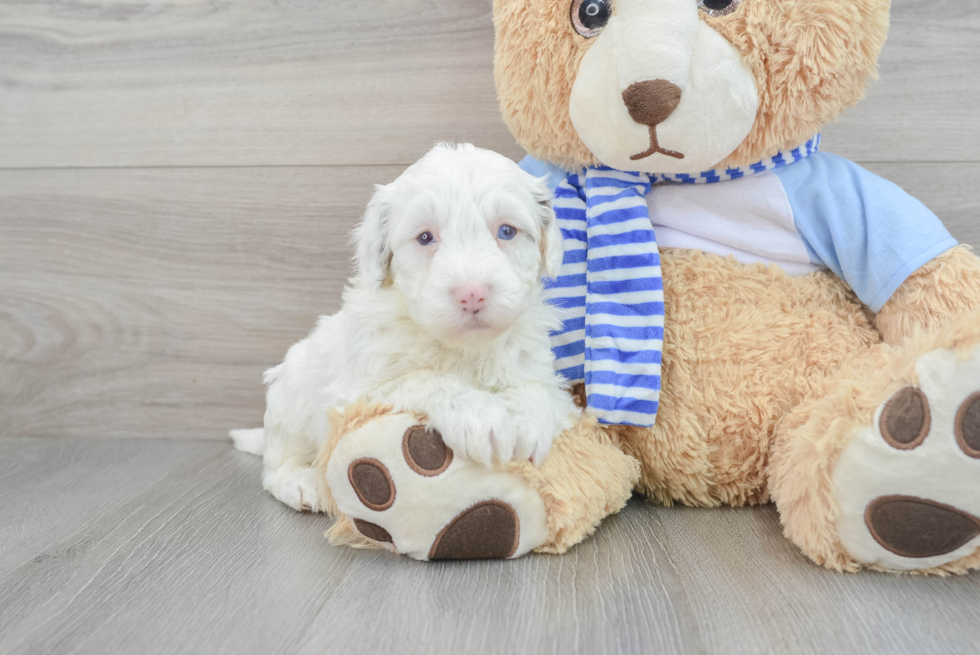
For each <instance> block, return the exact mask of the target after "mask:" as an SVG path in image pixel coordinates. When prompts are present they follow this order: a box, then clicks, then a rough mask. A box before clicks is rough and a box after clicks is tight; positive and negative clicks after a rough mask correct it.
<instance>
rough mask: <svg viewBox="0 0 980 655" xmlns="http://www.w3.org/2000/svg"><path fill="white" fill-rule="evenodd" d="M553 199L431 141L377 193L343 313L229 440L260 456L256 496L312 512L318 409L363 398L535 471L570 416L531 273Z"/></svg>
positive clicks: (537, 185)
mask: <svg viewBox="0 0 980 655" xmlns="http://www.w3.org/2000/svg"><path fill="white" fill-rule="evenodd" d="M550 198H551V193H550V192H549V190H548V189H547V188H546V186H545V185H544V184H543V183H542V182H541V181H539V180H537V179H536V178H534V177H532V176H531V175H528V174H527V173H524V172H523V171H521V170H520V168H518V166H517V165H516V164H514V162H512V161H510V160H509V159H507V158H505V157H503V156H501V155H498V154H495V153H492V152H489V151H487V150H481V149H478V148H475V147H473V146H471V145H459V146H453V145H439V146H436V147H435V148H434V149H433V150H431V151H430V152H429V153H428V154H427V155H426V156H425V157H423V158H422V159H421V160H420V161H418V162H417V163H416V164H414V165H413V166H411V167H410V168H409V169H408V170H406V171H405V173H404V174H403V175H402V176H401V177H399V178H398V179H397V180H395V181H394V182H392V183H391V184H389V185H387V186H379V187H378V188H377V191H376V193H375V195H374V198H373V199H372V200H371V203H370V204H369V205H368V209H367V213H366V215H365V217H364V220H363V222H362V223H361V224H360V226H359V227H358V228H357V229H356V230H355V233H354V240H355V242H356V248H357V252H356V263H357V275H356V277H355V278H353V279H352V280H351V282H350V286H349V287H348V288H347V289H346V290H345V291H344V296H343V308H342V309H341V310H340V311H339V312H338V313H336V314H334V315H333V316H323V317H321V318H320V321H319V323H318V325H317V327H316V329H315V330H313V332H312V333H311V334H310V336H309V337H307V338H306V339H304V340H302V341H300V342H299V343H297V344H296V345H294V346H293V347H292V348H290V349H289V352H288V354H287V355H286V359H285V361H284V362H283V363H282V364H280V365H279V366H276V367H275V368H272V369H269V370H268V371H267V372H266V374H265V381H266V384H268V385H269V388H268V393H267V397H266V401H267V409H266V413H265V428H264V432H263V431H262V430H246V431H233V434H232V436H233V437H234V438H235V442H236V446H237V447H239V448H240V449H242V450H247V451H249V452H255V453H257V454H258V453H261V454H262V455H263V456H264V463H265V473H264V476H263V484H264V486H265V488H266V489H267V490H269V491H270V492H271V493H272V494H273V495H274V496H275V497H276V498H278V499H279V500H281V501H282V502H284V503H286V504H287V505H289V506H290V507H293V508H294V509H309V510H313V511H319V510H321V509H322V507H320V497H321V495H320V489H319V488H318V485H319V484H320V482H319V481H318V480H317V478H316V476H315V475H314V473H313V470H312V469H311V468H310V467H311V464H312V462H313V460H314V458H315V457H316V454H317V451H318V450H319V447H320V445H321V444H322V443H323V442H324V441H325V440H326V438H327V435H328V431H329V427H328V424H327V419H326V416H327V410H328V409H329V408H331V407H337V406H342V405H345V404H347V403H350V402H352V401H354V400H357V399H358V398H362V397H366V398H369V399H372V400H375V401H379V402H384V403H387V404H390V405H392V406H393V407H394V408H395V409H396V410H403V409H404V410H415V411H419V412H423V413H425V414H426V415H427V416H428V419H429V425H430V427H432V428H434V429H436V430H438V431H439V432H440V433H442V436H443V439H444V440H445V442H446V444H447V445H448V446H449V447H450V448H452V449H453V451H455V452H456V453H457V454H458V455H461V456H464V457H468V458H470V459H473V460H476V461H478V462H481V463H483V464H486V465H490V464H492V463H493V462H494V461H497V462H506V461H510V460H512V459H531V461H533V462H534V463H535V464H540V463H541V462H542V460H544V458H545V456H546V455H547V454H548V451H549V449H550V447H551V442H552V440H553V439H554V438H555V437H556V436H557V435H558V434H560V433H561V432H562V431H563V430H565V429H566V428H567V427H569V426H570V424H571V422H572V420H573V418H574V415H575V414H576V412H577V410H576V408H575V405H574V403H573V402H572V400H571V398H570V396H569V395H568V393H567V391H565V389H564V387H563V384H562V380H561V378H560V377H558V376H557V375H556V374H555V373H554V370H553V356H552V353H551V347H550V344H549V340H548V333H549V330H551V329H554V328H557V327H558V326H559V324H560V318H559V317H558V314H557V311H556V310H555V309H554V308H552V307H551V306H550V305H547V304H545V302H544V301H543V298H542V285H541V278H542V276H554V275H555V274H557V271H558V269H559V266H560V264H561V260H562V237H561V233H560V231H559V229H558V226H557V222H556V220H555V217H554V213H553V211H552V209H551V205H550V202H549V200H550Z"/></svg>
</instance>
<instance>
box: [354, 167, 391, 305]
mask: <svg viewBox="0 0 980 655" xmlns="http://www.w3.org/2000/svg"><path fill="white" fill-rule="evenodd" d="M374 189H375V190H374V196H373V197H372V198H371V202H369V203H368V207H367V211H366V212H365V213H364V218H363V219H362V220H361V223H360V225H358V226H357V228H356V229H355V230H354V234H353V241H354V247H355V251H354V262H355V264H356V265H357V276H358V277H359V278H360V279H361V282H362V284H364V286H365V287H367V288H372V289H380V288H381V286H382V285H383V284H384V282H385V279H386V278H387V277H388V271H389V268H390V264H391V244H390V243H388V222H389V219H390V215H391V203H390V202H389V200H388V194H389V189H388V187H386V186H382V185H380V184H379V185H378V186H376V187H375V188H374Z"/></svg>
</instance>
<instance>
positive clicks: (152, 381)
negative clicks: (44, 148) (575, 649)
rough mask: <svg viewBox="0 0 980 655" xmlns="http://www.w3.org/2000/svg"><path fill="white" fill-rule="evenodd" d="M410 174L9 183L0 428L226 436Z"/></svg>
mask: <svg viewBox="0 0 980 655" xmlns="http://www.w3.org/2000/svg"><path fill="white" fill-rule="evenodd" d="M397 172H398V171H397V169H389V168H372V169H370V170H368V171H365V170H364V169H359V168H329V169H304V168H276V169H210V170H209V169H201V170H197V169H171V170H152V171H145V170H143V171H140V170H135V171H130V170H126V171H122V170H94V171H47V172H39V171H19V172H9V171H8V172H4V173H0V207H2V210H0V213H2V219H0V397H2V398H3V399H4V400H3V402H0V434H6V435H41V436H58V435H80V436H85V435H107V436H140V437H159V436H169V437H181V438H202V437H210V438H221V435H222V433H224V432H226V431H227V429H228V428H229V427H234V426H237V425H254V424H259V425H260V424H261V417H262V412H263V411H264V407H263V406H264V399H263V392H262V388H261V374H262V371H263V370H264V369H265V368H266V367H268V366H270V365H274V364H276V363H278V362H279V361H281V360H282V358H283V356H284V355H285V352H286V349H287V348H288V347H289V346H290V345H291V344H292V343H294V342H295V341H297V340H299V339H300V338H302V337H303V336H305V335H306V333H307V332H309V330H311V329H312V327H313V326H314V324H315V321H316V317H317V315H318V314H320V313H324V312H332V311H334V310H336V308H337V307H338V304H339V300H340V291H341V288H342V286H343V284H344V281H345V280H346V277H347V274H348V270H349V269H348V258H347V243H348V234H349V232H350V228H351V226H352V225H353V224H354V222H355V221H356V220H357V219H358V217H359V216H360V215H361V213H362V212H363V208H364V206H365V204H366V203H367V200H368V198H369V196H370V193H371V186H372V184H373V183H375V182H386V181H389V180H391V179H393V178H394V177H395V176H396V175H397Z"/></svg>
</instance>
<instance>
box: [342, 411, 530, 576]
mask: <svg viewBox="0 0 980 655" xmlns="http://www.w3.org/2000/svg"><path fill="white" fill-rule="evenodd" d="M326 479H327V484H328V486H329V487H330V490H331V492H332V493H333V496H334V500H335V501H336V502H337V507H338V509H339V510H340V512H341V513H342V514H344V515H345V516H346V517H348V518H349V519H350V520H351V523H352V524H353V526H354V529H356V530H357V531H358V532H359V533H360V534H361V535H363V536H364V537H367V538H368V539H371V540H373V541H376V542H378V543H379V544H382V545H384V546H385V547H387V548H389V549H392V550H395V551H396V552H399V553H402V554H405V555H408V556H410V557H413V558H415V559H420V560H429V559H432V560H437V559H438V560H442V559H506V558H512V557H519V556H521V555H523V554H525V553H527V552H529V551H530V550H532V549H534V548H536V547H538V546H540V545H542V544H543V543H544V541H545V539H546V538H547V535H548V529H547V520H546V517H545V511H544V502H543V501H542V500H541V497H540V496H539V495H538V493H537V492H536V491H535V490H534V489H533V488H532V487H531V486H530V484H529V483H528V482H527V481H526V480H525V479H524V478H522V477H521V476H519V475H517V474H516V473H514V472H510V471H506V470H501V469H487V468H484V467H482V466H480V465H479V464H476V463H474V462H471V461H469V460H467V459H465V458H462V457H454V456H453V451H452V450H451V449H450V448H449V447H448V446H447V445H446V443H445V442H444V441H443V439H442V437H441V435H440V434H439V433H438V432H436V431H434V430H429V429H427V428H426V427H425V426H422V425H419V424H418V420H417V419H416V418H415V417H414V416H412V415H411V414H386V415H383V416H380V417H378V418H375V419H373V420H371V421H369V422H368V423H366V424H364V425H362V426H361V427H359V428H357V429H356V430H353V431H352V432H350V433H348V434H346V435H344V437H343V438H342V439H340V441H339V442H338V444H337V447H336V448H335V450H334V452H333V454H332V455H331V457H330V461H329V462H328V464H327V470H326Z"/></svg>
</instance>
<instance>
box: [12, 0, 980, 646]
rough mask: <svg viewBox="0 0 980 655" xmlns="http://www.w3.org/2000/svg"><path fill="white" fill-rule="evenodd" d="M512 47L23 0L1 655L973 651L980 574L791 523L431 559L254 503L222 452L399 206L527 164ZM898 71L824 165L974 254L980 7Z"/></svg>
mask: <svg viewBox="0 0 980 655" xmlns="http://www.w3.org/2000/svg"><path fill="white" fill-rule="evenodd" d="M692 1H693V0H692ZM492 49H493V39H492V29H491V25H490V2H489V0H451V1H449V2H441V3H439V2H430V1H429V0H371V1H370V2H367V1H364V2H323V1H322V0H290V1H289V2H274V1H272V0H236V1H235V2H233V3H224V2H213V0H160V1H159V2H152V3H133V2H127V1H124V0H69V1H67V2H65V1H63V0H32V1H31V2H23V1H21V0H0V653H3V654H6V653H43V654H47V653H62V652H73V653H74V652H84V653H99V654H102V653H115V652H119V653H156V652H170V653H191V652H193V653H221V652H234V653H276V652H284V653H293V652H303V653H305V652H310V653H324V652H327V653H331V652H338V653H359V652H365V653H374V652H392V653H416V652H417V653H437V652H452V653H454V654H458V653H465V654H469V653H482V652H509V651H512V652H534V653H540V652H554V653H567V652H582V653H629V652H638V653H639V652H643V653H654V652H691V653H715V652H717V653H742V652H744V653H762V652H773V653H786V652H793V653H805V652H842V653H843V652H855V653H906V652H907V653H932V652H935V653H977V652H980V646H978V644H980V621H978V620H977V619H978V617H980V610H978V609H977V608H978V607H980V576H977V575H974V576H970V577H966V578H957V579H945V580H939V579H928V578H899V577H892V576H885V575H876V574H862V575H858V576H845V575H839V574H834V573H830V572H827V571H824V570H822V569H819V568H817V567H816V566H814V565H812V564H811V563H809V562H808V561H807V560H806V559H805V558H803V557H802V556H801V555H800V554H799V553H798V552H797V551H796V550H795V549H794V548H793V546H792V545H791V544H790V543H789V542H787V541H786V540H785V539H784V538H783V537H782V536H781V534H780V528H779V523H778V520H777V517H776V514H775V512H774V510H773V509H772V508H756V509H752V510H690V509H681V508H660V507H652V506H647V505H643V504H642V503H639V502H635V503H633V504H631V505H630V507H628V509H627V510H626V511H625V512H624V513H623V514H622V515H620V516H618V517H614V518H612V519H610V520H609V521H607V522H606V523H605V524H604V525H603V526H602V528H601V529H600V530H599V532H598V533H597V535H596V537H595V538H594V539H591V540H589V541H587V542H586V543H584V544H582V545H580V546H578V547H577V548H575V549H574V550H573V551H572V552H570V553H569V554H567V555H565V556H563V557H538V556H533V557H528V558H525V559H523V560H521V561H518V562H510V563H499V562H492V563H490V562H479V563H465V564H432V565H421V564H418V563H414V562H410V561H404V560H398V559H394V558H392V557H390V556H388V555H387V554H385V553H378V552H355V551H350V550H340V549H334V548H330V547H329V546H327V544H326V543H325V541H324V540H323V539H322V532H323V530H324V529H325V527H326V522H325V519H324V518H322V517H317V516H310V515H297V514H294V513H292V512H291V511H290V510H288V509H286V508H284V507H281V506H279V505H278V504H277V503H275V502H274V501H273V500H272V499H271V498H270V497H268V496H267V495H266V494H265V493H264V492H262V491H261V489H260V487H259V481H258V468H259V465H258V461H257V460H256V459H254V458H251V457H249V456H246V455H243V454H241V453H236V452H234V451H232V450H231V449H230V446H229V445H228V443H227V442H226V441H225V440H224V439H225V434H226V431H227V429H228V428H229V427H236V426H250V425H258V424H259V423H260V422H261V416H262V411H263V403H262V393H263V392H262V387H261V383H260V378H261V372H262V370H263V369H264V368H265V367H267V366H270V365H272V364H275V363H276V362H278V361H279V360H280V359H281V357H282V356H283V354H284V353H285V350H286V348H287V347H288V346H289V345H290V344H291V343H293V342H295V341H296V340H297V339H299V338H301V337H302V336H304V335H305V334H306V333H307V331H308V330H309V329H310V328H311V327H312V326H313V324H314V321H315V319H316V316H317V315H318V314H320V313H324V312H330V311H333V310H335V309H336V308H337V305H338V301H339V293H340V289H341V287H342V284H343V281H344V278H345V276H346V274H347V271H348V268H347V267H348V264H347V250H346V244H347V233H348V231H349V229H350V227H351V226H352V225H353V224H354V222H355V221H356V220H357V219H358V217H359V215H360V213H361V212H362V211H363V207H364V205H365V203H366V201H367V199H368V197H369V194H370V192H371V187H372V185H373V184H376V183H383V182H386V181H389V180H391V179H393V178H394V177H395V176H396V175H398V173H399V172H400V171H401V170H402V169H403V168H404V167H405V166H406V165H407V164H409V163H411V162H412V161H414V160H415V159H416V158H417V157H418V156H420V155H421V154H422V153H423V152H424V151H425V150H426V149H427V148H428V147H430V146H431V145H432V144H433V143H434V142H435V141H437V140H446V139H450V140H458V141H471V142H475V143H477V144H478V145H482V146H485V147H491V148H494V149H496V150H498V151H500V152H503V153H505V154H508V155H510V156H513V157H515V158H517V157H519V156H521V154H522V152H521V150H520V148H519V147H518V146H517V145H516V144H515V142H514V140H513V138H512V137H511V136H510V135H509V133H508V132H507V130H506V129H505V128H504V126H503V124H502V122H501V120H500V117H499V115H498V111H497V107H496V102H495V99H494V89H493V79H492V66H491V64H492ZM881 76H882V79H881V81H880V82H878V83H876V84H875V85H874V86H873V87H872V89H871V91H870V92H869V94H868V97H867V99H866V100H864V101H863V102H862V103H861V104H860V105H858V106H857V107H856V108H854V109H853V110H850V111H849V112H848V113H847V114H846V115H845V116H844V117H843V118H842V119H841V120H840V121H839V122H837V123H835V124H834V125H831V126H828V127H827V128H826V130H825V131H824V141H823V148H824V149H825V150H828V151H831V152H836V153H838V154H841V155H844V156H847V157H850V158H851V159H854V160H855V161H857V162H859V163H861V164H863V165H865V166H866V167H868V168H870V169H871V170H872V171H874V172H876V173H879V174H881V175H884V176H885V177H888V178H889V179H891V180H893V181H895V182H897V183H899V184H900V185H902V186H904V187H905V188H906V189H907V190H909V191H910V192H912V193H913V194H914V195H916V196H918V197H920V198H921V199H922V200H923V201H924V202H925V203H926V204H927V205H929V206H930V207H931V208H932V209H933V210H934V211H936V212H937V213H938V214H939V215H940V216H941V217H942V218H943V219H944V220H945V221H946V223H947V225H948V226H949V227H950V230H951V231H952V232H953V234H954V235H955V236H957V237H958V238H960V239H961V240H962V241H964V242H966V243H970V244H973V245H974V246H980V220H978V219H980V194H978V193H977V188H978V184H977V180H978V179H980V154H978V153H980V122H978V120H977V116H978V109H977V108H978V107H980V81H978V80H980V0H959V1H956V2H954V1H952V0H894V1H893V11H892V28H891V33H890V36H889V43H888V44H887V46H886V48H885V52H884V54H883V55H882V58H881Z"/></svg>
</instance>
